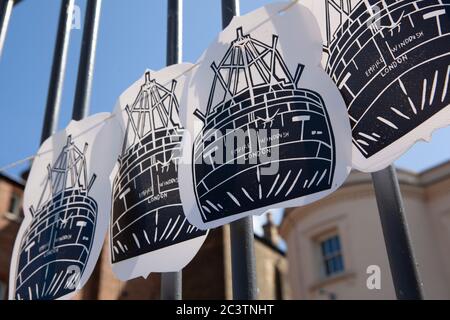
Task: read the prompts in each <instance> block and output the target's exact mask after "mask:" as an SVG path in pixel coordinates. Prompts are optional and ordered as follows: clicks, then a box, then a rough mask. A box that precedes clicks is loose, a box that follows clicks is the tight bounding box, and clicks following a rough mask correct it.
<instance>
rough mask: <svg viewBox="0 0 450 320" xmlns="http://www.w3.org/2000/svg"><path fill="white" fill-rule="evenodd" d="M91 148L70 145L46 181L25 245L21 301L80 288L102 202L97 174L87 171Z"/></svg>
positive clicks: (18, 283) (18, 279) (22, 249)
mask: <svg viewBox="0 0 450 320" xmlns="http://www.w3.org/2000/svg"><path fill="white" fill-rule="evenodd" d="M87 149H88V144H87V143H86V144H85V145H84V149H83V150H80V149H79V148H78V147H77V146H76V145H75V143H74V141H73V140H72V137H71V136H68V138H67V143H66V145H65V146H64V147H63V149H62V151H61V153H60V154H59V156H58V158H57V159H56V161H55V163H54V164H53V166H51V165H50V164H49V165H48V167H47V177H46V180H45V183H44V188H43V191H42V194H41V196H40V198H39V201H38V203H37V204H36V206H31V207H30V212H31V214H32V221H31V224H30V225H29V226H28V227H27V229H26V231H25V233H24V235H23V238H22V241H21V244H20V254H19V261H18V264H17V266H18V270H17V274H16V288H15V297H16V299H18V300H22V299H24V300H36V299H39V300H42V299H46V300H47V299H48V300H53V299H57V298H60V297H62V296H64V295H66V294H68V293H70V292H73V291H75V290H76V289H77V285H78V282H79V280H80V279H81V276H82V274H83V272H84V269H85V267H86V264H87V261H88V258H89V254H90V252H91V248H92V244H93V240H94V232H95V226H96V221H97V210H98V208H97V203H96V201H95V200H94V199H93V198H92V197H90V196H89V195H88V194H89V191H90V190H91V188H92V186H93V184H94V182H95V179H96V175H95V174H92V176H91V178H89V175H88V172H87V168H86V153H87Z"/></svg>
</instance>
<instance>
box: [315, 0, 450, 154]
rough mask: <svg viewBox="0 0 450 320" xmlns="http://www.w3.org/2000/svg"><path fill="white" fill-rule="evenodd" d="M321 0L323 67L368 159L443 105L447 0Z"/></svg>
mask: <svg viewBox="0 0 450 320" xmlns="http://www.w3.org/2000/svg"><path fill="white" fill-rule="evenodd" d="M325 1H326V20H327V26H333V25H334V27H333V28H332V27H330V28H328V29H327V32H326V33H327V43H326V44H325V49H324V50H325V54H326V55H327V57H328V58H327V65H326V71H327V72H328V74H329V75H330V76H331V78H332V79H333V80H334V81H335V82H336V84H337V85H338V87H339V89H340V91H341V93H342V95H343V97H344V100H345V101H346V103H347V106H348V112H349V115H350V119H351V127H352V135H353V143H354V145H355V146H356V147H357V148H358V150H359V151H360V152H361V154H362V155H363V156H364V157H365V158H369V157H371V156H373V155H375V154H377V153H378V152H380V151H381V150H383V149H384V148H386V147H387V146H389V145H391V144H392V143H393V142H395V141H397V140H398V139H400V138H401V137H403V136H405V135H406V134H408V133H409V132H411V131H412V130H413V129H415V128H416V127H417V126H419V125H420V124H422V123H423V122H425V121H426V120H428V119H430V118H431V117H432V116H433V115H435V114H436V113H438V112H439V111H441V110H442V109H443V108H445V107H446V106H448V105H449V103H450V93H449V76H450V19H449V15H450V2H449V1H446V0H442V1H435V0H419V1H411V0H396V1H393V0H383V1H378V0H358V1H356V0H346V1H340V2H339V1H333V0H325ZM333 21H334V22H333ZM339 21H341V22H339Z"/></svg>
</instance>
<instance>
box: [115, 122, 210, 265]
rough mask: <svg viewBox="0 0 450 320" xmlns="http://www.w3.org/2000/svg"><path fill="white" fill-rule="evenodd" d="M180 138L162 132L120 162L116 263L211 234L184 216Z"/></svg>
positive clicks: (176, 132) (173, 132)
mask: <svg viewBox="0 0 450 320" xmlns="http://www.w3.org/2000/svg"><path fill="white" fill-rule="evenodd" d="M181 136H182V130H178V129H177V130H161V131H157V132H155V137H159V138H157V140H156V141H155V144H153V142H152V140H151V136H148V137H146V138H144V139H143V140H142V146H141V145H139V144H138V145H136V146H134V147H133V148H132V149H130V150H129V152H128V154H127V156H125V157H123V158H121V160H120V161H121V165H120V169H119V174H118V175H117V176H116V179H115V181H114V188H113V189H114V194H113V221H114V223H113V225H112V235H113V236H112V239H113V242H112V244H113V247H112V249H113V262H119V261H122V260H126V259H129V258H130V257H136V256H138V255H141V254H144V253H147V252H151V251H154V250H158V249H161V248H164V247H167V246H169V245H174V244H177V243H180V242H182V241H186V240H190V239H193V238H195V237H198V236H202V235H204V234H205V233H206V232H205V231H203V230H199V229H197V228H195V227H193V226H192V225H190V224H189V223H188V222H187V220H186V218H185V216H184V213H183V208H182V205H181V199H180V194H179V187H178V178H177V161H178V157H179V156H177V155H179V153H180V150H179V149H180V144H179V141H180V140H181ZM160 181H165V183H164V184H161V183H160ZM122 194H123V196H122Z"/></svg>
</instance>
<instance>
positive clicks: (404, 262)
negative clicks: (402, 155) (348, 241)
mask: <svg viewBox="0 0 450 320" xmlns="http://www.w3.org/2000/svg"><path fill="white" fill-rule="evenodd" d="M372 181H373V186H374V189H375V196H376V199H377V205H378V211H379V214H380V220H381V226H382V229H383V235H384V241H385V243H386V250H387V255H388V259H389V265H390V268H391V273H392V280H393V282H394V287H395V292H396V295H397V299H401V300H421V299H423V292H422V283H421V281H420V277H419V273H418V270H417V262H416V260H415V258H414V253H413V250H412V246H411V239H410V236H409V231H408V225H407V223H406V217H405V209H404V207H403V201H402V196H401V193H400V186H399V182H398V179H397V175H396V172H395V168H394V166H389V167H388V168H386V169H384V170H381V171H378V172H374V173H372Z"/></svg>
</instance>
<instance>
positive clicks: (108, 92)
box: [0, 0, 450, 174]
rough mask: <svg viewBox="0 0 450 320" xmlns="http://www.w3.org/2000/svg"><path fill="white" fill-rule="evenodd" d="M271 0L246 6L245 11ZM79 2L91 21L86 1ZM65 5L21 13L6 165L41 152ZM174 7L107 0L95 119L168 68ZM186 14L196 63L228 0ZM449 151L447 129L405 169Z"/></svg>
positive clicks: (66, 105)
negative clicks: (144, 77) (150, 73)
mask: <svg viewBox="0 0 450 320" xmlns="http://www.w3.org/2000/svg"><path fill="white" fill-rule="evenodd" d="M269 2H271V1H268V0H242V1H241V13H247V12H249V11H251V10H253V9H256V8H258V7H259V6H262V5H264V4H265V3H269ZM76 3H77V5H79V6H80V7H81V17H82V20H83V18H84V8H85V0H77V1H76ZM59 7H60V1H59V0H24V1H23V2H22V3H21V4H19V5H18V6H17V7H16V8H15V10H14V12H13V17H12V20H11V24H10V29H9V32H8V36H7V40H6V44H5V49H4V52H3V56H2V57H1V59H0V150H1V151H0V167H3V166H5V165H7V164H9V163H11V162H14V161H16V160H19V159H22V158H25V157H27V156H29V155H32V154H34V153H35V152H36V151H37V149H38V147H39V145H38V144H39V140H40V135H41V128H42V120H43V115H44V107H45V103H46V98H47V88H48V82H49V77H50V68H51V63H52V57H53V48H54V41H55V35H56V28H57V21H58V13H59ZM166 7H167V3H166V1H165V0H133V1H129V0H128V1H126V0H104V1H103V8H102V16H101V22H100V34H99V42H98V50H97V62H96V68H95V77H94V86H93V93H92V100H91V113H95V112H101V111H111V110H112V108H113V106H114V103H115V101H116V99H117V97H118V96H119V95H120V93H121V92H122V91H123V90H125V89H126V88H127V87H128V86H129V85H130V84H131V83H133V82H134V81H135V80H136V79H137V78H138V77H139V76H140V75H141V74H142V72H143V71H144V70H145V68H151V69H160V68H162V67H163V66H164V64H165V48H166V45H165V40H166ZM184 9H185V10H184V54H183V58H184V61H190V62H195V61H196V60H197V58H198V57H199V55H200V54H201V53H202V52H203V50H204V49H205V48H206V47H207V46H208V44H209V43H210V42H211V41H212V40H213V39H214V37H215V36H216V34H217V33H218V32H219V31H220V28H221V17H220V1H219V0H185V2H184ZM82 22H83V21H82ZM82 26H83V25H82ZM81 36H82V30H72V33H71V42H70V51H69V58H68V62H67V72H66V78H65V85H64V92H63V100H62V105H61V116H60V121H59V128H63V127H65V126H66V125H67V123H68V122H69V120H70V116H71V112H72V103H73V96H74V90H75V83H76V73H77V69H78V58H79V50H80V42H81ZM449 145H450V129H449V128H446V129H441V130H439V131H438V132H436V133H435V135H434V137H433V141H432V142H431V143H427V144H425V143H419V144H418V145H417V146H415V147H414V148H413V149H412V150H410V151H409V152H408V153H407V154H406V155H404V156H403V157H402V158H401V159H400V160H399V161H398V162H397V165H399V166H401V167H403V168H406V169H409V170H413V171H421V170H423V169H426V168H428V167H431V166H433V165H436V164H438V163H440V162H443V161H446V160H448V159H449V158H450V147H449ZM23 168H24V166H20V167H17V168H14V169H12V170H10V173H11V174H17V173H18V172H20V170H22V169H23Z"/></svg>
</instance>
